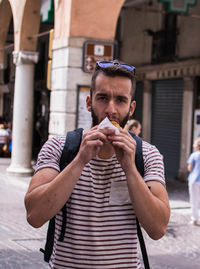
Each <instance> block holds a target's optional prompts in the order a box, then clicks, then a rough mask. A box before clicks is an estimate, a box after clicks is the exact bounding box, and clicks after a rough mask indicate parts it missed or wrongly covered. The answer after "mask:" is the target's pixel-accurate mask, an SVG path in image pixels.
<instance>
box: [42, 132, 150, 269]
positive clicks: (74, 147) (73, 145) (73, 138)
mask: <svg viewBox="0 0 200 269" xmlns="http://www.w3.org/2000/svg"><path fill="white" fill-rule="evenodd" d="M129 133H130V134H131V135H132V137H133V138H134V139H135V140H136V143H137V147H136V156H135V164H136V167H137V169H138V171H139V173H140V174H141V176H142V177H143V175H144V161H143V155H142V139H141V138H140V137H138V136H136V135H135V134H134V133H133V132H129ZM82 134H83V129H82V128H79V129H76V130H74V131H70V132H68V133H67V136H66V141H65V145H64V148H63V151H62V154H61V157H60V163H59V166H60V171H62V170H63V169H64V168H65V167H66V166H67V165H68V164H69V163H70V162H71V161H72V160H73V159H74V158H75V156H76V154H77V153H78V151H79V147H80V144H81V141H82ZM136 223H137V233H138V238H139V241H140V247H141V251H142V256H143V261H144V265H145V269H149V268H150V267H149V261H148V256H147V252H146V247H145V243H144V239H143V235H142V231H141V228H140V224H139V222H138V219H137V218H136ZM65 228H66V205H64V206H63V208H62V228H61V233H60V236H59V239H58V241H61V242H62V241H63V240H64V235H65ZM54 231H55V217H53V218H52V219H51V220H50V221H49V226H48V230H47V237H46V244H45V248H44V249H42V248H41V249H40V251H41V252H43V253H44V260H45V261H46V262H49V260H50V257H51V254H52V250H53V244H54Z"/></svg>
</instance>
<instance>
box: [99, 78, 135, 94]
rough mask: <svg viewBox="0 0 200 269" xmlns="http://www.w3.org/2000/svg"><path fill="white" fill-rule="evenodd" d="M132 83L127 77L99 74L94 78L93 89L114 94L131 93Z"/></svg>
mask: <svg viewBox="0 0 200 269" xmlns="http://www.w3.org/2000/svg"><path fill="white" fill-rule="evenodd" d="M131 89H132V84H131V81H130V79H129V78H127V77H121V76H115V77H109V76H105V75H103V74H99V75H98V76H97V78H96V83H95V89H94V91H95V92H96V93H97V92H102V93H105V94H106V93H108V92H109V94H111V92H112V94H116V95H118V94H119V95H122V96H123V95H127V94H128V95H131Z"/></svg>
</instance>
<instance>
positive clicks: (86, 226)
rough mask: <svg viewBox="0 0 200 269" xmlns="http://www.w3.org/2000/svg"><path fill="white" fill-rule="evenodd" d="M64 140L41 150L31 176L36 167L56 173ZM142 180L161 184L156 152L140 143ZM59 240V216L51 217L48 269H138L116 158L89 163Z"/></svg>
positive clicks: (127, 201) (133, 225)
mask: <svg viewBox="0 0 200 269" xmlns="http://www.w3.org/2000/svg"><path fill="white" fill-rule="evenodd" d="M65 138H66V137H65V136H60V137H53V138H52V139H50V140H48V141H47V142H46V143H45V145H44V146H43V148H42V149H41V151H40V153H39V156H38V161H37V165H36V172H37V171H38V170H40V169H42V168H47V167H48V168H49V167H51V168H54V169H56V170H57V171H60V168H59V161H60V156H61V153H62V150H63V147H64V143H65ZM142 151H143V158H144V180H145V181H148V180H157V181H160V182H161V183H163V184H165V180H164V168H163V161H162V157H161V155H160V153H159V152H158V150H157V149H156V148H155V147H154V146H152V145H150V144H148V143H146V142H143V144H142ZM66 206H67V226H66V232H65V236H64V241H63V242H60V241H58V238H59V235H60V231H61V225H62V212H61V211H60V212H59V213H58V214H57V215H56V221H55V238H54V247H53V253H52V255H51V259H50V262H49V267H50V268H52V269H59V268H67V269H122V268H123V269H129V268H130V269H133V268H135V269H140V268H141V264H140V261H139V259H138V253H137V252H138V251H137V228H136V219H135V213H134V210H133V207H132V205H131V202H130V198H129V193H128V188H127V182H126V177H125V174H124V172H123V170H122V168H121V166H120V164H119V162H118V161H117V158H116V156H115V155H114V156H112V157H111V158H109V159H106V160H103V159H100V158H98V157H95V158H93V159H92V160H91V161H90V162H89V163H88V164H87V165H86V166H85V167H84V169H83V171H82V174H81V176H80V178H79V180H78V182H77V184H76V186H75V188H74V190H73V192H72V194H71V196H70V199H69V200H68V201H67V203H66Z"/></svg>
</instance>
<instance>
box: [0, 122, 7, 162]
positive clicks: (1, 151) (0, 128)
mask: <svg viewBox="0 0 200 269" xmlns="http://www.w3.org/2000/svg"><path fill="white" fill-rule="evenodd" d="M8 143H9V134H8V132H7V131H6V129H5V126H4V124H2V123H1V124H0V157H7V153H8Z"/></svg>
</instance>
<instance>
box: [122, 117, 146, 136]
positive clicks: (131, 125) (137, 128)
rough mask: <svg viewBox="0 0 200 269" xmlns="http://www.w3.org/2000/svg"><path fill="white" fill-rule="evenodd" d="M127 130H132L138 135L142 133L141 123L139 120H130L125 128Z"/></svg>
mask: <svg viewBox="0 0 200 269" xmlns="http://www.w3.org/2000/svg"><path fill="white" fill-rule="evenodd" d="M124 129H125V130H126V131H132V132H134V133H135V134H136V135H139V134H140V133H141V129H142V126H141V123H140V122H139V121H138V120H134V119H132V120H129V122H128V123H127V124H126V126H125V128H124Z"/></svg>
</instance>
